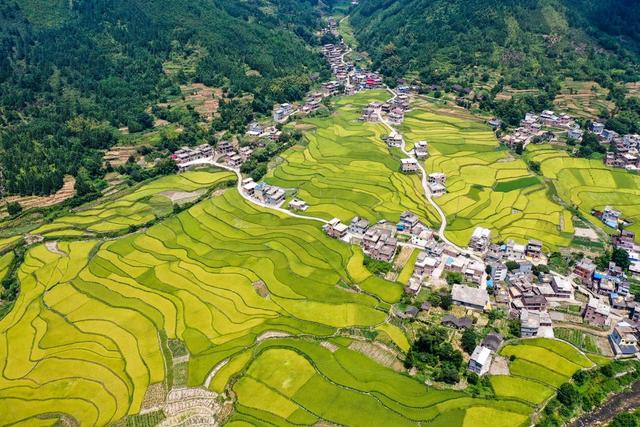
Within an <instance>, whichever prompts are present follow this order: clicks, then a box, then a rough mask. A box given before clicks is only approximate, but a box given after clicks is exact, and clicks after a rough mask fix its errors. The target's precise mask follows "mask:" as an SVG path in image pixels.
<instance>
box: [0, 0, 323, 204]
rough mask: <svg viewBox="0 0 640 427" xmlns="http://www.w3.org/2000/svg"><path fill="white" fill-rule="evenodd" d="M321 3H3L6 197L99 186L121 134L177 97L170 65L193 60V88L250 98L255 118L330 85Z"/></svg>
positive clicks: (0, 77) (0, 101)
mask: <svg viewBox="0 0 640 427" xmlns="http://www.w3.org/2000/svg"><path fill="white" fill-rule="evenodd" d="M319 25H320V19H319V16H318V8H317V1H316V0H305V1H299V0H270V1H259V2H237V1H232V2H229V1H222V0H191V1H189V2H182V1H178V0H169V1H160V0H146V1H145V0H129V1H124V0H72V1H70V2H69V1H67V0H46V1H37V2H35V1H30V0H22V1H13V0H8V1H3V2H0V113H1V114H0V166H1V168H2V170H1V171H2V178H3V183H2V184H3V188H4V190H5V191H6V192H7V193H13V194H50V193H51V192H54V191H56V190H57V189H58V188H60V186H61V185H62V179H63V176H64V175H65V174H73V175H78V174H79V173H80V172H82V174H84V175H89V176H90V177H91V178H99V177H100V176H101V175H102V174H104V170H103V165H102V161H101V152H100V151H99V150H100V149H104V148H108V147H110V146H112V145H113V144H114V143H116V141H117V138H118V133H117V132H116V128H120V127H123V126H128V128H129V130H130V131H132V132H135V131H140V130H144V129H145V128H148V127H150V126H152V124H153V120H152V118H151V117H150V115H149V114H148V113H147V111H148V108H149V107H150V106H151V105H153V104H154V103H156V102H161V101H166V100H167V99H168V98H170V97H172V96H175V95H177V94H179V88H178V86H177V83H179V81H180V79H184V78H185V76H183V75H180V74H179V75H178V76H171V77H170V76H168V75H167V74H166V73H165V72H164V70H163V64H164V63H165V61H167V60H168V59H169V58H170V57H172V55H176V54H178V55H179V56H185V55H189V54H190V53H191V52H194V51H197V52H199V55H200V57H199V60H198V62H197V64H196V69H195V72H194V75H193V76H190V77H189V78H191V79H193V80H195V81H198V82H203V83H205V84H208V85H213V86H218V87H224V88H225V90H226V91H227V93H228V94H230V96H231V97H233V96H240V95H244V94H247V93H248V94H251V95H252V97H251V99H253V102H252V107H253V109H254V110H255V111H260V112H266V111H268V110H269V109H270V108H271V105H272V104H273V103H274V102H283V101H287V100H292V99H296V98H299V97H300V96H302V94H304V92H305V91H306V90H307V89H308V87H309V85H310V79H309V77H310V76H311V75H313V74H317V73H326V72H327V70H326V69H325V64H324V61H323V59H322V57H321V55H320V54H319V53H318V51H317V49H314V48H313V46H312V45H313V44H315V43H316V40H315V35H314V32H315V30H316V29H317V28H318V26H319Z"/></svg>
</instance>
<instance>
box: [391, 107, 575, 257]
mask: <svg viewBox="0 0 640 427" xmlns="http://www.w3.org/2000/svg"><path fill="white" fill-rule="evenodd" d="M400 130H401V132H402V134H403V135H404V137H405V139H406V140H407V142H408V143H409V144H408V145H409V146H411V144H413V143H415V142H416V141H419V140H426V141H428V143H429V152H430V156H429V158H428V159H427V160H426V161H425V167H426V169H427V172H428V173H433V172H443V173H445V174H446V175H447V184H446V187H447V193H446V194H445V195H443V196H442V197H439V198H438V199H436V202H437V203H438V204H439V205H440V207H441V208H442V209H443V210H444V212H445V214H446V215H447V219H448V222H449V225H448V227H447V237H448V238H449V239H450V240H452V241H453V242H454V243H457V244H459V245H466V244H467V243H468V241H469V237H470V236H471V233H473V230H474V229H475V228H476V227H478V226H482V227H486V228H489V229H491V230H492V233H493V235H492V237H493V239H494V240H507V239H514V240H517V241H524V240H527V239H537V240H540V241H542V242H543V243H544V245H545V247H546V248H547V249H550V250H552V249H556V248H558V247H561V246H568V245H569V243H570V242H571V236H572V233H573V224H572V221H571V214H570V213H569V212H568V211H567V210H566V209H564V208H563V207H562V206H560V205H559V204H557V203H555V202H553V201H552V199H551V197H550V195H549V191H548V188H547V187H546V186H545V185H544V183H543V182H541V180H540V179H539V178H538V177H536V176H535V175H534V174H532V173H531V172H529V170H528V169H527V166H526V164H525V163H524V161H522V160H520V159H515V158H512V157H510V155H509V154H508V152H507V151H505V150H503V149H501V148H500V147H499V144H498V141H497V140H496V138H495V136H494V134H493V132H492V131H491V130H490V129H489V127H488V126H486V125H485V124H484V123H481V122H478V121H477V119H475V118H473V117H472V116H468V115H467V113H464V112H461V111H458V110H455V111H448V110H441V109H434V106H433V105H432V104H427V103H424V104H421V105H419V106H417V107H416V108H414V109H413V110H412V111H411V112H410V113H408V114H407V115H406V116H405V121H404V123H403V125H402V126H401V128H400Z"/></svg>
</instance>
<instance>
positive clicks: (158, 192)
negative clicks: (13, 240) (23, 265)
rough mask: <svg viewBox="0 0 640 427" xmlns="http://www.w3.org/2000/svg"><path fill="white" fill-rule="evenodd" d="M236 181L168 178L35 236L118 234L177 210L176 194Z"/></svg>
mask: <svg viewBox="0 0 640 427" xmlns="http://www.w3.org/2000/svg"><path fill="white" fill-rule="evenodd" d="M233 179H235V177H234V175H233V174H232V173H231V172H227V171H224V172H214V173H212V172H206V171H192V172H187V173H184V174H180V175H171V176H165V177H162V178H160V179H157V180H154V181H152V182H150V183H146V184H143V185H142V186H139V187H137V188H135V189H133V190H131V191H129V192H128V194H126V195H124V196H122V195H119V196H118V197H117V198H116V199H113V200H108V201H105V202H101V203H99V204H97V205H95V206H90V207H88V208H85V209H82V210H79V211H77V212H74V213H72V214H70V215H67V216H64V217H61V218H58V219H57V220H56V221H54V222H53V223H51V224H46V225H44V226H42V227H40V228H38V229H36V230H34V231H33V232H32V233H33V234H42V235H45V236H47V237H52V238H60V237H73V236H82V235H85V234H91V233H98V234H99V233H114V232H119V231H123V230H127V229H128V228H129V227H135V226H140V225H144V224H146V223H148V222H150V221H153V220H155V219H157V218H159V217H163V216H166V215H167V214H169V213H171V212H172V210H173V205H174V203H173V201H172V200H171V195H172V194H173V193H183V194H182V195H183V196H184V197H187V198H188V197H189V194H192V195H193V197H194V198H197V196H198V194H200V193H201V192H204V191H206V190H207V189H209V188H212V187H216V186H220V185H223V184H224V183H226V182H229V181H231V180H233Z"/></svg>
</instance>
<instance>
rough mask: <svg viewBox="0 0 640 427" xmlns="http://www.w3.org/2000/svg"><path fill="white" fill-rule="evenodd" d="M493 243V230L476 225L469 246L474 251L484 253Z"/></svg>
mask: <svg viewBox="0 0 640 427" xmlns="http://www.w3.org/2000/svg"><path fill="white" fill-rule="evenodd" d="M490 243H491V230H489V229H488V228H483V227H476V229H475V230H473V234H472V235H471V240H470V241H469V248H471V249H473V250H474V251H477V252H480V253H484V252H486V251H487V249H488V247H489V244H490Z"/></svg>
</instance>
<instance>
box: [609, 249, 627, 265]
mask: <svg viewBox="0 0 640 427" xmlns="http://www.w3.org/2000/svg"><path fill="white" fill-rule="evenodd" d="M611 261H612V262H615V263H616V265H617V266H618V267H620V268H622V269H623V270H627V269H628V268H629V266H630V265H631V262H630V261H629V252H627V251H625V250H624V249H622V248H615V249H614V250H613V251H612V252H611Z"/></svg>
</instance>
